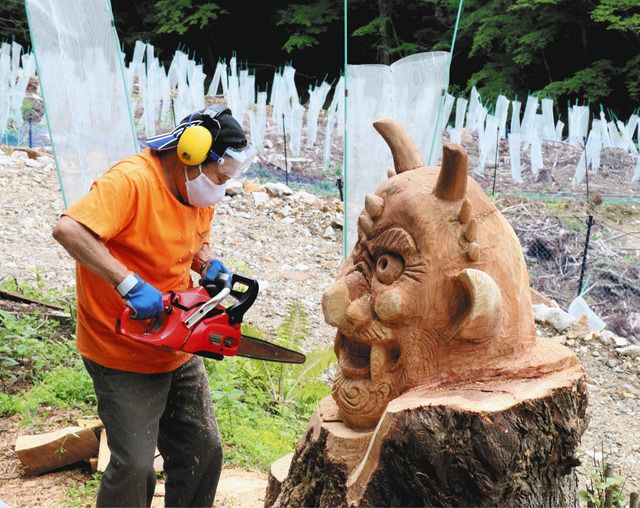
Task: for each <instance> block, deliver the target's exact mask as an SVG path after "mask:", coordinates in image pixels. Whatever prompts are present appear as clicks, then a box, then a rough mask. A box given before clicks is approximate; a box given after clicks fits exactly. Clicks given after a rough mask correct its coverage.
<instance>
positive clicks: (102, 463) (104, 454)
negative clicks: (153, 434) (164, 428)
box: [97, 429, 164, 473]
mask: <svg viewBox="0 0 640 508" xmlns="http://www.w3.org/2000/svg"><path fill="white" fill-rule="evenodd" d="M109 460H111V452H110V451H109V441H108V440H107V431H106V430H104V429H102V432H101V433H100V453H98V464H97V471H100V472H101V473H104V470H105V469H106V468H107V466H108V465H109ZM153 468H154V469H155V470H156V471H157V472H160V471H162V470H163V468H164V460H163V459H162V455H160V452H159V451H158V449H157V448H156V451H155V452H154V460H153Z"/></svg>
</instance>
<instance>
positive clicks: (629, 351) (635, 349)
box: [616, 344, 640, 359]
mask: <svg viewBox="0 0 640 508" xmlns="http://www.w3.org/2000/svg"><path fill="white" fill-rule="evenodd" d="M616 351H617V352H618V353H620V354H621V355H623V356H628V357H630V358H634V359H637V358H640V345H637V344H634V345H633V346H627V347H619V348H616Z"/></svg>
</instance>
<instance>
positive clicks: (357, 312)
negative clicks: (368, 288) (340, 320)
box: [345, 294, 373, 328]
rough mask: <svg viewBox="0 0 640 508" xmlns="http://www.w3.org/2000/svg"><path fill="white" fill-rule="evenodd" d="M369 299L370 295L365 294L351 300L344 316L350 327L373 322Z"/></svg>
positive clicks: (358, 326) (362, 325) (360, 326)
mask: <svg viewBox="0 0 640 508" xmlns="http://www.w3.org/2000/svg"><path fill="white" fill-rule="evenodd" d="M370 301H371V295H369V294H367V295H364V296H361V297H360V298H358V299H357V300H354V301H353V302H351V305H349V307H348V308H347V312H346V316H345V317H346V318H347V322H348V323H349V324H350V325H351V326H352V327H354V328H364V327H365V326H368V325H369V324H371V323H372V322H373V316H372V314H371V303H370Z"/></svg>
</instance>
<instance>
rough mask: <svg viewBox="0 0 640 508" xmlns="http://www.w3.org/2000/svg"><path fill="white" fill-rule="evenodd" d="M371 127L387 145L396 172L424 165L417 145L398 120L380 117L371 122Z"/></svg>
mask: <svg viewBox="0 0 640 508" xmlns="http://www.w3.org/2000/svg"><path fill="white" fill-rule="evenodd" d="M373 127H374V128H375V129H376V130H377V131H378V133H379V134H380V135H381V136H382V138H383V139H384V140H385V142H386V143H387V145H389V148H390V149H391V155H392V156H393V165H394V166H395V168H396V173H397V174H400V173H403V172H405V171H410V170H412V169H416V168H421V167H422V166H424V164H423V163H422V158H421V157H420V151H419V150H418V147H417V146H416V144H415V143H414V142H413V139H411V136H410V135H409V133H408V132H407V129H405V127H404V125H402V124H401V123H400V122H398V120H393V119H392V118H381V119H380V120H376V121H375V122H373Z"/></svg>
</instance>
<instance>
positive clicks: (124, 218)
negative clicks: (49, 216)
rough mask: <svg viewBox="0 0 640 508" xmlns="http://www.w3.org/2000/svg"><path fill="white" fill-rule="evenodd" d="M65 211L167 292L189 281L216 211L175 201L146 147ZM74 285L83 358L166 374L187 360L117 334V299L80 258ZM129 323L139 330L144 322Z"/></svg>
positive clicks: (120, 302) (186, 356)
mask: <svg viewBox="0 0 640 508" xmlns="http://www.w3.org/2000/svg"><path fill="white" fill-rule="evenodd" d="M64 215H68V216H69V217H71V218H73V219H75V220H76V221H78V222H79V223H81V224H83V225H84V226H86V227H87V228H89V229H90V230H91V231H93V232H94V233H95V234H96V235H98V236H99V237H100V239H101V240H102V241H103V242H104V244H105V245H106V246H107V248H108V249H109V252H110V253H111V254H112V255H113V256H114V257H115V258H117V259H118V260H120V261H121V262H122V263H123V264H124V265H125V266H126V267H127V268H128V269H129V270H131V271H133V272H135V273H137V274H138V275H139V276H140V277H142V278H143V279H144V280H146V281H147V282H148V283H149V284H152V285H153V286H154V287H156V288H157V289H158V290H159V291H162V292H163V293H164V292H167V291H169V290H174V291H175V290H180V289H188V288H190V287H192V286H193V282H192V280H191V274H190V271H189V270H190V267H191V263H192V261H193V257H194V255H195V254H196V252H198V250H199V249H200V247H201V246H202V244H203V243H209V231H210V224H211V219H212V217H213V208H198V207H192V206H187V205H184V204H182V203H180V201H178V200H177V199H176V198H175V197H174V196H173V194H171V192H170V191H169V189H168V188H167V186H166V183H165V180H164V176H163V173H162V168H161V166H160V160H159V158H158V157H157V156H156V155H154V154H153V153H152V152H151V150H150V149H148V148H147V149H146V150H144V151H142V152H141V153H139V154H137V155H133V156H131V157H128V158H126V159H124V160H123V161H121V162H119V163H117V164H116V165H114V166H113V167H111V168H110V169H109V170H108V171H107V172H105V173H104V174H103V175H101V176H100V177H99V178H98V179H97V180H96V181H95V182H94V183H93V185H92V186H91V189H90V191H89V192H88V193H87V194H86V195H85V196H83V197H82V198H80V199H79V200H78V201H76V202H75V203H74V204H73V205H72V206H71V207H69V209H68V210H67V211H65V212H64ZM76 286H77V292H78V330H77V346H78V350H79V351H80V353H81V354H82V355H83V356H86V357H87V358H89V359H90V360H92V361H94V362H96V363H99V364H100V365H103V366H105V367H108V368H111V369H118V370H126V371H131V372H143V373H156V372H168V371H171V370H174V369H177V368H178V367H180V366H181V365H182V364H184V363H185V362H186V361H187V360H189V358H191V355H190V354H188V353H182V352H175V353H172V352H170V353H167V352H164V351H160V350H158V349H154V348H152V347H150V346H147V345H145V344H142V343H140V342H136V341H135V340H134V339H130V338H127V337H124V336H122V335H119V334H118V333H116V319H117V318H118V317H119V316H120V313H121V311H122V308H123V306H124V302H123V300H122V298H121V297H120V295H119V294H118V292H117V291H116V290H115V289H114V288H113V287H112V286H111V285H110V284H109V283H108V282H106V281H105V280H103V279H102V278H100V277H98V276H97V275H95V274H94V273H93V272H91V271H89V270H88V269H87V268H85V267H84V266H83V265H81V264H80V263H78V264H77V266H76ZM129 323H130V325H131V326H130V328H131V329H132V330H135V331H136V332H140V330H141V328H142V326H143V323H142V322H136V321H129Z"/></svg>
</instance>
